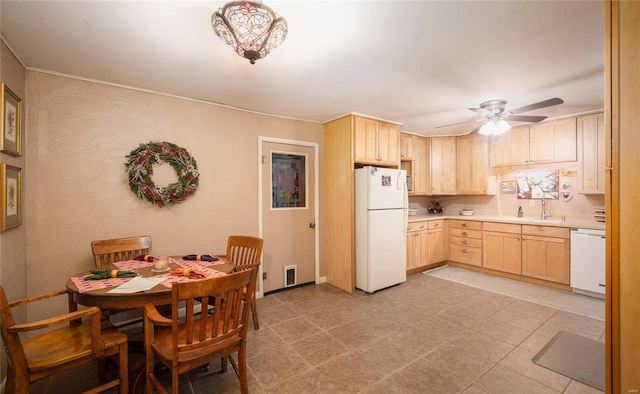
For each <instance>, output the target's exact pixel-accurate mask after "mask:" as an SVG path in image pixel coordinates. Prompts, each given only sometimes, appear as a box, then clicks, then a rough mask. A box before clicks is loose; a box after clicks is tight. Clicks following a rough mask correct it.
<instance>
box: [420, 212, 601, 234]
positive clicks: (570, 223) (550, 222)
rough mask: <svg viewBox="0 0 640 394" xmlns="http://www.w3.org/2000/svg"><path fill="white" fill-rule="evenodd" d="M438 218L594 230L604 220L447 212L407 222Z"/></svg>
mask: <svg viewBox="0 0 640 394" xmlns="http://www.w3.org/2000/svg"><path fill="white" fill-rule="evenodd" d="M438 219H457V220H472V221H481V222H500V223H514V224H529V225H535V226H554V227H576V228H589V229H596V230H604V227H605V224H604V222H597V221H595V220H571V219H567V220H565V221H562V220H559V219H557V218H550V219H545V220H541V219H535V218H531V217H524V218H519V217H515V216H482V215H471V216H463V215H447V214H427V215H413V216H411V215H409V222H421V221H425V220H438Z"/></svg>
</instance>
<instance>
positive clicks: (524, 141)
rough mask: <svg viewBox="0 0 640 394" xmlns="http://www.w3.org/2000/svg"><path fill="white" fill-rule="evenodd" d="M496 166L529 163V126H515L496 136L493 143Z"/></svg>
mask: <svg viewBox="0 0 640 394" xmlns="http://www.w3.org/2000/svg"><path fill="white" fill-rule="evenodd" d="M491 153H492V154H491V157H492V160H493V164H492V165H493V166H494V167H501V166H513V165H523V164H528V163H529V126H520V127H514V128H512V129H511V130H509V131H507V132H506V133H504V134H500V135H499V136H494V137H493V140H492V144H491Z"/></svg>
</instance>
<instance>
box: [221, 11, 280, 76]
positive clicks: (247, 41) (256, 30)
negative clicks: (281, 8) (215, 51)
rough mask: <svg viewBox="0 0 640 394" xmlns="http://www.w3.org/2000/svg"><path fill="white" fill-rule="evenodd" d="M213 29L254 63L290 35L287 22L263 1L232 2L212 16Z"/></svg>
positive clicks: (241, 54) (237, 51) (239, 53)
mask: <svg viewBox="0 0 640 394" xmlns="http://www.w3.org/2000/svg"><path fill="white" fill-rule="evenodd" d="M211 26H212V27H213V31H214V32H215V33H216V35H217V36H218V37H220V39H221V40H222V41H224V42H225V43H226V44H227V45H229V46H230V47H232V48H233V49H234V50H235V51H236V53H237V54H238V55H240V56H242V57H245V58H247V59H249V61H250V62H251V64H254V63H255V62H256V60H258V59H262V58H263V57H265V56H267V55H268V54H269V52H271V51H272V50H274V49H275V48H276V47H277V46H278V45H280V44H282V42H283V41H284V40H285V38H287V31H288V27H287V21H286V20H285V19H284V18H283V17H281V16H279V15H278V14H277V13H275V12H274V11H273V10H272V9H271V8H269V7H267V6H266V5H264V4H261V3H259V2H251V1H232V2H230V3H227V4H225V5H224V7H222V8H221V9H220V10H218V11H217V12H215V13H214V14H213V15H211Z"/></svg>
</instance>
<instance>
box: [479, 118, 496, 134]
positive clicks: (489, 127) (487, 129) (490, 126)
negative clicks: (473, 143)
mask: <svg viewBox="0 0 640 394" xmlns="http://www.w3.org/2000/svg"><path fill="white" fill-rule="evenodd" d="M495 130H496V122H494V121H493V120H492V119H490V120H488V121H487V123H485V124H483V125H482V127H480V130H479V131H478V133H480V134H482V135H491V134H493V133H494V132H495Z"/></svg>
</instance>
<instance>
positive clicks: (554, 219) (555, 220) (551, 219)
mask: <svg viewBox="0 0 640 394" xmlns="http://www.w3.org/2000/svg"><path fill="white" fill-rule="evenodd" d="M530 220H532V221H534V222H564V218H546V219H538V218H531V219H530Z"/></svg>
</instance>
